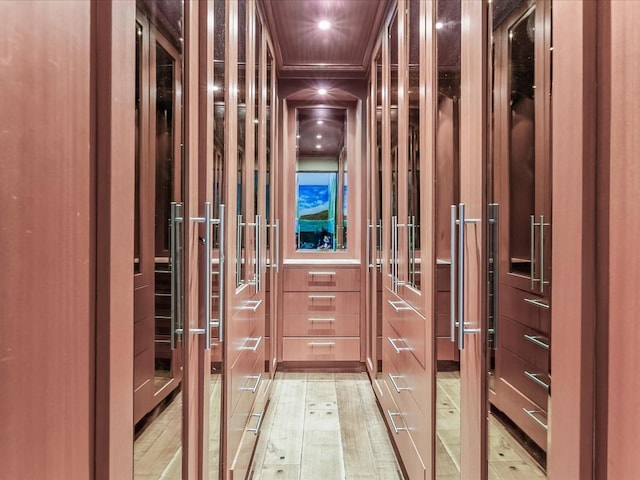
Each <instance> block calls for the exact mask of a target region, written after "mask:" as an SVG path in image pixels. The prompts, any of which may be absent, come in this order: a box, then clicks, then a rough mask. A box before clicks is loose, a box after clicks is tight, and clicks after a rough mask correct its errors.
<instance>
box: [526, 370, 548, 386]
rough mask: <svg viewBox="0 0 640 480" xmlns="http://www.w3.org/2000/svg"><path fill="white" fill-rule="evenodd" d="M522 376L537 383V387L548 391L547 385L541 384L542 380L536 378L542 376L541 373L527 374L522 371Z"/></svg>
mask: <svg viewBox="0 0 640 480" xmlns="http://www.w3.org/2000/svg"><path fill="white" fill-rule="evenodd" d="M524 374H525V375H526V376H527V378H528V379H530V380H533V381H534V382H535V383H537V384H538V385H540V386H541V387H542V388H544V389H545V390H549V384H548V383H545V382H543V381H542V380H540V379H539V378H538V376H539V375H542V374H541V373H531V372H527V371H526V370H525V371H524Z"/></svg>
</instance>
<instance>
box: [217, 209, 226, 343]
mask: <svg viewBox="0 0 640 480" xmlns="http://www.w3.org/2000/svg"><path fill="white" fill-rule="evenodd" d="M218 211H219V213H220V231H219V233H220V252H219V255H220V262H219V266H218V268H219V269H220V276H219V278H218V295H219V296H220V298H219V300H218V309H219V310H218V315H219V317H218V321H219V322H220V325H219V327H218V340H220V341H222V339H223V338H224V332H223V329H224V278H225V274H224V272H225V270H224V266H225V254H224V250H225V242H224V224H225V206H224V204H221V205H220V206H219V208H218Z"/></svg>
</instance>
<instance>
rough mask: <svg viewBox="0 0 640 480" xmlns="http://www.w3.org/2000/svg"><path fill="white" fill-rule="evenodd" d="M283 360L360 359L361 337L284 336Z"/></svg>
mask: <svg viewBox="0 0 640 480" xmlns="http://www.w3.org/2000/svg"><path fill="white" fill-rule="evenodd" d="M282 360H283V361H285V362H292V361H293V362H295V361H359V360H360V338H359V337H305V338H299V337H284V338H283V339H282Z"/></svg>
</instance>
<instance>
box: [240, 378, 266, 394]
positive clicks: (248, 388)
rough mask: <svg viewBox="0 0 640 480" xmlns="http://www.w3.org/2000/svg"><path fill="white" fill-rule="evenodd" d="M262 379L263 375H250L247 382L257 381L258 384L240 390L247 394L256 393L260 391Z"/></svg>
mask: <svg viewBox="0 0 640 480" xmlns="http://www.w3.org/2000/svg"><path fill="white" fill-rule="evenodd" d="M261 379H262V374H260V375H249V376H248V377H247V381H248V380H255V381H256V383H255V385H254V386H253V387H247V386H246V384H245V386H244V387H241V388H240V390H243V391H245V392H251V393H256V390H258V386H259V385H260V380H261Z"/></svg>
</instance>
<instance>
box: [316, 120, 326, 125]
mask: <svg viewBox="0 0 640 480" xmlns="http://www.w3.org/2000/svg"><path fill="white" fill-rule="evenodd" d="M316 123H317V124H318V125H322V124H323V123H324V122H323V121H322V120H318V121H317V122H316Z"/></svg>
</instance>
